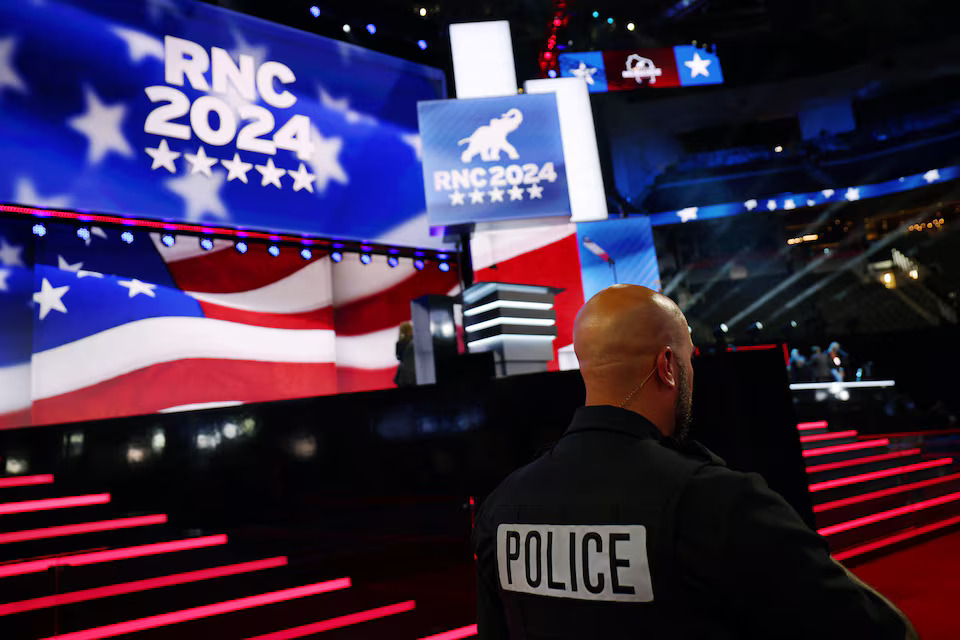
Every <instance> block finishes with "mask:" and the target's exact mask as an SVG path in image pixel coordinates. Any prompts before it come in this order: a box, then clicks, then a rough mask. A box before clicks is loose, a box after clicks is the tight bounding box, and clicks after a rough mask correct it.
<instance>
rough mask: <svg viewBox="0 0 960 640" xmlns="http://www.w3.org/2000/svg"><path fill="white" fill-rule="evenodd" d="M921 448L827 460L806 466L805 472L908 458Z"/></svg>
mask: <svg viewBox="0 0 960 640" xmlns="http://www.w3.org/2000/svg"><path fill="white" fill-rule="evenodd" d="M921 451H922V449H907V450H905V451H894V452H893V453H881V454H879V455H875V456H866V457H863V458H853V459H852V460H841V461H840V462H828V463H827V464H818V465H814V466H812V467H807V473H817V472H819V471H833V470H834V469H843V468H844V467H857V466H860V465H861V464H867V463H869V462H880V461H881V460H892V459H893V458H908V457H910V456H913V455H916V454H918V453H920V452H921Z"/></svg>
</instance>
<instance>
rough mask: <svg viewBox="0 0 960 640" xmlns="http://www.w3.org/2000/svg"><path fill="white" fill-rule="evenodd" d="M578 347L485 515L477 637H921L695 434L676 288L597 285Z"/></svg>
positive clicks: (478, 546) (479, 534)
mask: <svg viewBox="0 0 960 640" xmlns="http://www.w3.org/2000/svg"><path fill="white" fill-rule="evenodd" d="M574 347H575V350H576V353H577V357H578V358H579V360H580V370H581V373H582V375H583V380H584V384H585V386H586V391H587V396H586V406H585V407H581V408H580V409H578V410H577V413H576V415H575V416H574V418H573V423H572V424H571V425H570V427H569V428H568V429H567V431H566V433H565V434H564V435H563V437H562V438H561V439H560V440H559V441H558V442H557V443H556V444H555V445H554V446H553V447H552V449H551V450H550V451H548V452H547V453H545V454H544V455H543V456H541V457H540V458H539V459H537V460H536V461H534V462H533V463H531V464H529V465H527V466H526V467H523V468H521V469H519V470H518V471H516V472H514V473H513V474H512V475H510V476H509V477H508V478H507V479H506V480H505V481H504V482H503V483H502V484H501V485H500V486H499V487H498V488H497V489H496V490H495V491H494V492H493V493H492V494H491V495H490V496H489V497H488V498H487V500H486V501H485V502H484V504H483V507H482V509H481V511H480V514H479V516H478V519H477V526H476V530H475V531H474V545H475V550H476V553H477V609H478V625H479V635H480V638H481V639H487V638H514V639H522V640H540V639H544V640H546V639H550V640H559V639H563V638H577V639H584V640H593V639H607V638H652V639H669V640H682V639H685V638H697V639H701V638H710V639H713V640H721V639H727V638H737V639H742V638H757V639H763V640H783V639H789V638H798V639H799V638H803V639H804V640H812V639H817V640H828V639H832V638H837V639H839V638H843V639H844V640H849V639H850V638H858V639H859V638H864V639H867V638H869V639H871V640H873V639H877V640H881V639H887V638H889V639H891V640H892V639H896V640H903V639H904V638H915V637H916V635H915V632H914V630H913V628H912V627H911V625H910V623H909V621H907V619H906V618H905V617H904V616H903V615H902V614H901V613H900V612H899V611H898V610H897V609H896V608H895V607H894V606H893V605H892V604H890V603H889V602H888V601H887V600H885V599H884V598H883V597H882V596H880V595H879V594H878V593H876V592H875V591H873V590H871V589H870V588H869V587H867V586H866V585H864V584H863V583H861V582H860V581H859V580H857V579H856V578H855V577H854V576H853V575H852V574H850V573H848V572H847V571H846V570H845V569H844V568H843V567H841V566H840V565H839V564H838V563H836V562H834V561H833V560H832V558H831V557H830V555H829V551H828V548H827V543H826V541H825V540H824V539H823V538H821V537H820V536H819V535H817V534H816V533H814V532H812V531H811V530H810V529H809V528H808V527H807V526H806V525H805V524H804V523H803V521H802V520H801V519H800V517H799V516H798V515H797V514H796V512H795V511H794V510H793V509H792V508H791V507H790V506H789V505H788V504H787V503H786V502H785V501H784V500H783V498H781V497H780V496H779V495H777V494H776V493H774V492H772V491H771V490H770V489H769V488H767V486H766V484H765V483H764V481H763V479H761V478H760V477H759V476H758V475H756V474H744V473H737V472H735V471H731V470H730V469H728V468H727V467H726V466H725V465H724V463H723V461H722V460H720V459H719V458H717V457H716V456H714V455H713V454H712V453H710V452H709V451H708V450H707V449H705V448H704V447H703V446H702V445H700V444H698V443H696V442H694V441H687V440H686V439H685V437H686V434H687V431H688V428H689V423H690V414H691V408H692V407H691V404H692V391H693V366H692V361H691V358H692V355H693V344H692V343H691V341H690V335H689V332H688V329H687V321H686V319H685V318H684V316H683V313H682V312H681V311H680V309H679V308H678V307H677V306H676V305H675V304H674V303H673V302H672V301H671V300H670V299H669V298H666V297H665V296H662V295H660V294H658V293H655V292H653V291H651V290H649V289H646V288H644V287H638V286H633V285H618V286H614V287H611V288H609V289H606V290H604V291H601V292H600V293H598V294H597V295H595V296H594V297H593V298H591V299H590V300H589V301H588V302H587V304H586V305H584V307H583V308H582V309H581V310H580V313H579V314H578V315H577V319H576V324H575V327H574Z"/></svg>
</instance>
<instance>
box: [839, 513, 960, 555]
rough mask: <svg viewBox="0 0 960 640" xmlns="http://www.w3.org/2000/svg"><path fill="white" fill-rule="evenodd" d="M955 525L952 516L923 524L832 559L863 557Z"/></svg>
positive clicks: (959, 520) (959, 519)
mask: <svg viewBox="0 0 960 640" xmlns="http://www.w3.org/2000/svg"><path fill="white" fill-rule="evenodd" d="M955 524H960V516H953V517H952V518H947V519H946V520H941V521H939V522H932V523H930V524H925V525H923V526H921V527H916V528H914V529H907V530H906V531H901V532H900V533H896V534H894V535H892V536H887V537H885V538H879V539H877V540H873V541H871V542H868V543H866V544H862V545H859V546H857V547H852V548H850V549H846V550H844V551H840V552H838V553H835V554H833V557H834V558H835V559H837V560H846V559H848V558H853V557H855V556H859V555H863V554H864V553H869V552H870V551H876V550H877V549H882V548H884V547H889V546H890V545H892V544H896V543H898V542H903V541H904V540H909V539H910V538H915V537H917V536H921V535H923V534H925V533H930V532H931V531H937V530H938V529H945V528H947V527H949V526H952V525H955Z"/></svg>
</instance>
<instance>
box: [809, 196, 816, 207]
mask: <svg viewBox="0 0 960 640" xmlns="http://www.w3.org/2000/svg"><path fill="white" fill-rule="evenodd" d="M815 204H817V201H816V200H811V199H810V198H807V206H808V207H812V206H813V205H815Z"/></svg>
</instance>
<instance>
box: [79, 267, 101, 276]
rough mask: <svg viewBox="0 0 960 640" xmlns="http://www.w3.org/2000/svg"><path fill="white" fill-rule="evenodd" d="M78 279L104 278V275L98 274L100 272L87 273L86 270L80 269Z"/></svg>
mask: <svg viewBox="0 0 960 640" xmlns="http://www.w3.org/2000/svg"><path fill="white" fill-rule="evenodd" d="M77 277H78V278H87V277H90V278H102V277H103V274H102V273H98V272H96V271H87V270H86V269H80V271H77Z"/></svg>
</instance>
